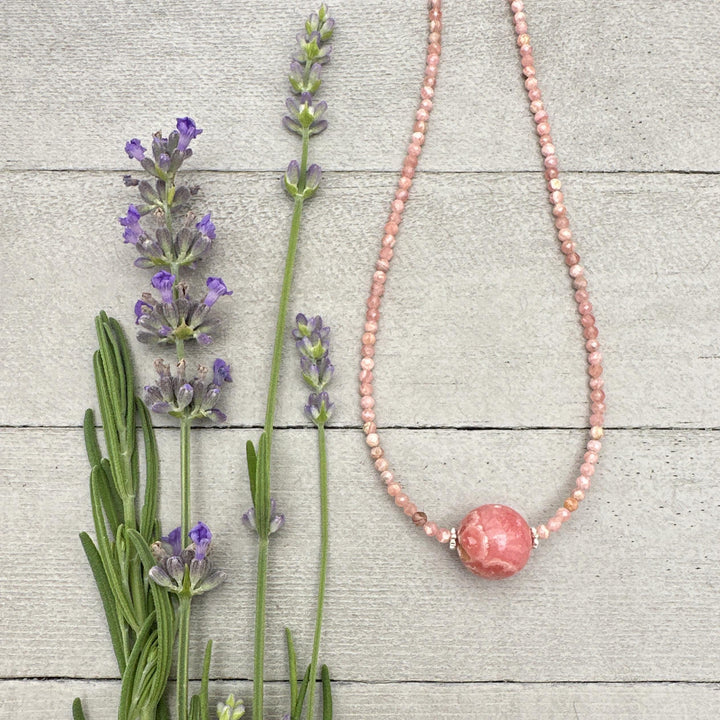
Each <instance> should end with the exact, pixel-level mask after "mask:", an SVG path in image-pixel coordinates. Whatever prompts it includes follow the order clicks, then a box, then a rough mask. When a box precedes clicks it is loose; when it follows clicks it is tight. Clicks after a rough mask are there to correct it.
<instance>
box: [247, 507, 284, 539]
mask: <svg viewBox="0 0 720 720" xmlns="http://www.w3.org/2000/svg"><path fill="white" fill-rule="evenodd" d="M242 521H243V525H245V527H248V528H250V529H251V530H255V531H256V532H257V525H256V524H255V507H251V508H250V509H249V510H248V511H247V512H244V513H243V515H242ZM284 524H285V516H284V515H283V514H282V513H279V512H277V510H276V504H275V498H270V534H271V535H272V534H273V533H275V532H277V531H278V530H279V529H280V528H281V527H282V526H283V525H284Z"/></svg>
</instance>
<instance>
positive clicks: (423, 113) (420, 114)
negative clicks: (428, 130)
mask: <svg viewBox="0 0 720 720" xmlns="http://www.w3.org/2000/svg"><path fill="white" fill-rule="evenodd" d="M415 119H416V120H423V121H424V122H427V121H428V120H429V119H430V113H428V112H427V110H423V109H422V108H421V109H420V110H418V111H417V112H416V113H415Z"/></svg>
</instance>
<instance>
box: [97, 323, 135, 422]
mask: <svg viewBox="0 0 720 720" xmlns="http://www.w3.org/2000/svg"><path fill="white" fill-rule="evenodd" d="M112 321H113V319H112V318H108V321H107V322H104V323H103V324H102V329H103V332H104V334H105V338H106V340H107V348H108V355H107V356H106V357H105V361H106V364H107V366H108V367H111V368H112V370H113V376H114V377H113V379H114V380H116V381H117V394H116V395H115V396H114V397H115V403H116V407H117V411H118V425H119V426H121V427H123V428H124V427H125V426H126V425H127V422H125V419H126V418H127V410H128V404H127V390H128V388H127V376H126V374H125V362H124V360H123V355H122V346H121V340H120V338H119V337H118V334H117V333H116V332H115V331H114V328H113V326H112ZM115 322H116V323H117V320H116V321H115ZM120 334H122V330H121V331H120ZM110 353H112V354H110ZM131 407H132V406H131ZM120 419H122V422H121V421H120Z"/></svg>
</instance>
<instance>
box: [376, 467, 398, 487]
mask: <svg viewBox="0 0 720 720" xmlns="http://www.w3.org/2000/svg"><path fill="white" fill-rule="evenodd" d="M380 479H381V480H382V481H383V482H384V483H385V484H386V485H389V484H390V483H391V482H393V481H394V480H395V475H394V474H393V473H391V472H390V470H385V471H384V472H382V473H380Z"/></svg>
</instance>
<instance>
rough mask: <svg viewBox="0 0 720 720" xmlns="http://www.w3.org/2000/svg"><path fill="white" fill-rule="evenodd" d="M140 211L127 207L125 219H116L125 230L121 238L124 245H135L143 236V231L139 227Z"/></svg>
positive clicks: (131, 206)
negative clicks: (123, 239) (123, 240)
mask: <svg viewBox="0 0 720 720" xmlns="http://www.w3.org/2000/svg"><path fill="white" fill-rule="evenodd" d="M140 217H141V215H140V211H139V210H138V209H137V208H136V207H135V206H134V205H130V206H129V207H128V212H127V215H126V216H125V217H121V218H118V220H119V222H120V224H121V225H122V226H123V227H124V228H125V232H124V233H123V237H124V238H125V242H126V243H131V244H132V245H135V243H137V241H138V240H139V239H140V238H141V237H142V236H143V235H145V231H144V230H143V229H142V227H141V225H140Z"/></svg>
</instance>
